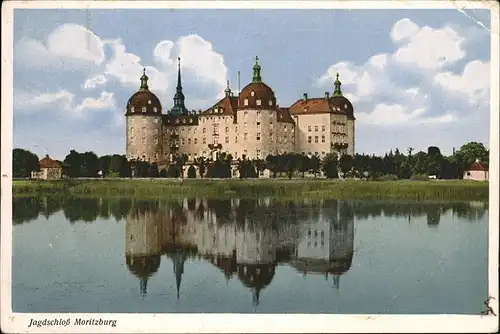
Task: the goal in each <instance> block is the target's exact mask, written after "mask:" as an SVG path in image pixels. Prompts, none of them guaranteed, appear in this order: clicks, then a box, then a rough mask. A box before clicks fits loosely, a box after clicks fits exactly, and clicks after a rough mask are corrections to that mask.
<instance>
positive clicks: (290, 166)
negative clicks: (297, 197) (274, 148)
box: [283, 153, 298, 179]
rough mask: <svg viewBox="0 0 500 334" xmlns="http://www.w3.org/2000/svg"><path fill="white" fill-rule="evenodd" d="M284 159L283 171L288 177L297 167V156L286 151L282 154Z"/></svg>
mask: <svg viewBox="0 0 500 334" xmlns="http://www.w3.org/2000/svg"><path fill="white" fill-rule="evenodd" d="M283 158H284V161H285V172H286V174H287V176H288V178H289V179H291V178H292V176H293V172H294V171H295V170H296V169H297V165H298V161H297V156H296V155H295V154H293V153H288V154H286V155H284V156H283Z"/></svg>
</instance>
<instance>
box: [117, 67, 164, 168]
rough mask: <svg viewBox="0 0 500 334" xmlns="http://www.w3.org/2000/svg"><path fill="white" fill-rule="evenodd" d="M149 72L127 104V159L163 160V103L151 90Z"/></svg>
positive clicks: (144, 75) (143, 76)
mask: <svg viewBox="0 0 500 334" xmlns="http://www.w3.org/2000/svg"><path fill="white" fill-rule="evenodd" d="M148 79H149V78H148V76H147V75H146V69H144V70H143V74H142V76H141V87H140V89H139V91H138V92H137V93H135V94H134V95H132V97H131V98H130V99H129V100H128V102H127V112H126V114H125V117H126V128H127V130H126V131H127V144H126V146H127V147H126V156H127V159H128V160H131V159H136V160H144V161H149V162H160V161H162V160H163V133H162V113H161V110H162V108H161V103H160V100H159V99H158V98H157V97H156V95H155V94H153V93H152V92H151V91H150V90H149V86H148Z"/></svg>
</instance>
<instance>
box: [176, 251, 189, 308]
mask: <svg viewBox="0 0 500 334" xmlns="http://www.w3.org/2000/svg"><path fill="white" fill-rule="evenodd" d="M185 260H186V258H185V256H184V254H183V253H180V252H177V253H175V255H174V258H173V262H174V274H175V288H176V290H177V299H179V292H180V289H181V281H182V274H183V273H184V261H185Z"/></svg>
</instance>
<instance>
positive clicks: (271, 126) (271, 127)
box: [269, 122, 274, 130]
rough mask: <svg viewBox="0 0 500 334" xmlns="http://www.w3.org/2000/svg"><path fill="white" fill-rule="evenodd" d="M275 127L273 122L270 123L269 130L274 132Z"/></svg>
mask: <svg viewBox="0 0 500 334" xmlns="http://www.w3.org/2000/svg"><path fill="white" fill-rule="evenodd" d="M273 127H274V126H273V122H271V123H269V129H271V130H272V129H273Z"/></svg>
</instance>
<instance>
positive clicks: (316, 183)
mask: <svg viewBox="0 0 500 334" xmlns="http://www.w3.org/2000/svg"><path fill="white" fill-rule="evenodd" d="M40 195H42V196H54V195H55V196H58V195H59V196H61V195H64V196H83V197H95V196H99V197H126V196H133V197H138V198H179V197H192V196H197V197H198V196H204V197H217V198H230V197H239V198H248V197H260V196H274V197H277V198H283V199H294V198H306V199H353V200H354V199H365V200H413V201H415V200H438V201H454V200H458V201H463V200H467V201H487V200H488V198H489V184H488V182H478V181H464V180H432V181H410V180H399V181H362V180H329V179H319V178H318V179H314V178H306V179H302V178H299V179H291V180H289V179H244V180H240V179H166V178H152V179H129V178H122V179H106V178H105V179H66V180H50V181H47V180H13V181H12V196H13V197H16V196H40Z"/></svg>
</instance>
